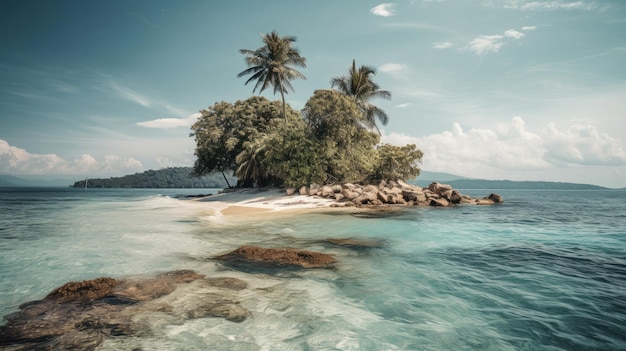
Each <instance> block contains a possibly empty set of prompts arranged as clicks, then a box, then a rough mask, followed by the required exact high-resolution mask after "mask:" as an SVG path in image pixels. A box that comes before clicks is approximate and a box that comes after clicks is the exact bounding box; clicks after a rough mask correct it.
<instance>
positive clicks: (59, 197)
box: [0, 188, 626, 350]
mask: <svg viewBox="0 0 626 351" xmlns="http://www.w3.org/2000/svg"><path fill="white" fill-rule="evenodd" d="M215 191H216V189H201V190H198V189H185V190H183V189H167V190H166V189H142V190H139V189H124V190H122V189H115V190H111V189H109V190H105V189H94V190H92V189H89V190H88V191H86V192H84V191H82V190H80V189H71V188H49V189H46V188H29V189H17V188H7V189H0V315H7V314H10V313H13V312H15V311H17V310H18V306H19V305H20V304H23V303H25V302H28V301H32V300H37V299H41V298H43V297H44V296H45V295H47V294H48V293H49V292H50V291H51V290H53V289H54V288H56V287H58V286H60V285H63V284H64V283H66V282H68V281H78V280H84V279H93V278H97V277H100V276H110V277H114V278H119V279H121V278H125V277H136V276H151V275H154V274H157V273H160V272H164V271H170V270H175V269H192V270H195V271H197V272H198V273H202V274H206V275H207V276H221V277H224V276H228V277H235V278H239V279H242V280H244V281H246V282H247V283H248V286H249V287H248V289H245V290H243V291H241V292H239V293H238V295H237V299H238V300H239V301H240V305H241V306H242V307H244V308H246V309H247V310H249V311H250V313H251V317H250V318H248V319H247V320H245V321H244V322H242V323H234V322H229V321H226V320H224V319H221V318H197V319H186V320H180V319H172V317H171V316H169V315H168V314H167V313H165V312H161V313H155V312H151V313H149V314H146V315H145V316H136V318H135V319H136V320H141V321H142V323H143V325H145V328H146V329H148V330H149V331H150V332H149V333H143V334H141V335H140V336H138V337H114V338H107V339H105V340H104V342H103V343H102V344H101V345H100V346H99V348H98V349H99V350H626V192H625V191H548V190H541V191H528V190H523V191H521V190H502V191H497V192H498V193H500V194H501V195H502V196H503V197H504V200H505V202H504V203H503V204H501V205H495V206H489V207H482V206H460V207H456V208H445V209H442V208H407V209H403V210H402V211H399V212H394V213H392V214H390V215H388V216H371V215H366V214H364V213H359V212H358V210H357V209H355V210H354V212H332V211H331V212H328V213H326V212H325V213H302V214H293V215H278V216H276V215H271V214H268V215H263V216H250V217H248V218H238V219H237V220H236V221H234V220H233V218H234V217H228V216H220V215H219V213H217V212H216V211H215V210H214V209H213V208H211V207H210V205H209V204H207V203H202V202H197V201H192V200H190V199H189V198H185V197H184V195H186V194H198V193H204V194H206V193H214V192H215ZM462 192H463V193H467V194H469V195H472V196H483V195H487V193H486V192H485V191H471V190H467V191H463V190H462ZM331 238H354V239H362V240H369V241H376V242H379V243H381V244H382V245H381V247H376V248H369V249H360V250H355V249H353V248H348V247H339V246H334V245H331V244H329V243H327V242H325V241H324V240H326V239H331ZM244 244H250V245H260V246H267V247H296V248H301V249H307V250H313V251H321V252H325V253H330V254H333V255H335V257H336V258H337V260H338V265H337V267H336V269H332V270H309V271H288V272H280V271H274V272H267V271H245V270H236V269H233V268H229V267H227V266H224V265H222V264H220V263H217V262H215V261H213V260H211V259H210V258H211V257H213V256H215V255H218V254H221V253H225V252H228V251H230V250H232V249H234V248H236V247H238V246H240V245H244ZM188 295H189V296H188V298H189V299H192V298H193V297H194V292H193V291H190V292H189V294H188ZM186 298H187V297H185V296H183V297H181V299H183V300H184V299H186ZM183 303H184V302H183ZM2 323H4V322H2Z"/></svg>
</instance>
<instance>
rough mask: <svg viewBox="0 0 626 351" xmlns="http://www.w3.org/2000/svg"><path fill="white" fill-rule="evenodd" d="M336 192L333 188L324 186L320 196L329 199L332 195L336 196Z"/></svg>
mask: <svg viewBox="0 0 626 351" xmlns="http://www.w3.org/2000/svg"><path fill="white" fill-rule="evenodd" d="M334 194H335V192H334V191H333V188H331V187H329V186H328V185H324V186H323V187H321V189H320V196H321V197H323V198H328V197H330V196H331V195H334Z"/></svg>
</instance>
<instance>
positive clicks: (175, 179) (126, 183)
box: [73, 167, 233, 188]
mask: <svg viewBox="0 0 626 351" xmlns="http://www.w3.org/2000/svg"><path fill="white" fill-rule="evenodd" d="M191 172H192V168H191V167H173V168H165V169H161V170H158V171H153V170H149V171H145V172H142V173H135V174H131V175H127V176H123V177H112V178H108V179H106V178H104V179H103V178H101V179H88V180H87V187H89V188H225V187H226V182H225V181H224V179H223V178H222V177H221V176H220V175H215V174H214V175H207V176H204V177H193V176H192V175H191ZM232 179H233V178H232V177H231V180H232ZM73 187H74V188H84V187H85V181H84V180H81V181H78V182H75V183H74V185H73Z"/></svg>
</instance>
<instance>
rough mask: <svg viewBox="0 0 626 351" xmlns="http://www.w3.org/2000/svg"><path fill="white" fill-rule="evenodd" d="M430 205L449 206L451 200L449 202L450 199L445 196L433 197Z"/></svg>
mask: <svg viewBox="0 0 626 351" xmlns="http://www.w3.org/2000/svg"><path fill="white" fill-rule="evenodd" d="M430 205H431V206H435V207H448V206H450V202H448V200H446V199H444V198H439V199H431V200H430Z"/></svg>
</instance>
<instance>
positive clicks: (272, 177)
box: [191, 32, 422, 187]
mask: <svg viewBox="0 0 626 351" xmlns="http://www.w3.org/2000/svg"><path fill="white" fill-rule="evenodd" d="M261 37H262V39H263V42H264V44H265V45H264V46H262V47H260V48H259V49H257V50H241V53H243V54H244V55H246V59H245V61H246V64H247V65H248V67H249V68H248V69H246V70H244V71H243V72H241V73H240V74H239V75H238V76H239V77H241V76H244V75H248V74H251V75H252V76H251V77H250V78H249V79H248V81H246V84H247V83H249V82H252V81H256V85H255V87H254V90H253V91H256V89H257V88H258V89H259V90H260V92H261V91H263V90H264V89H266V88H267V87H269V86H273V87H274V93H276V92H280V93H281V97H282V104H281V103H280V102H277V101H274V102H270V101H269V100H267V99H266V98H264V97H258V96H255V97H251V98H249V99H247V100H239V101H237V102H235V103H234V104H233V103H228V102H218V103H215V104H214V105H213V106H210V107H209V108H207V109H205V110H202V111H200V112H201V115H202V116H201V117H200V118H199V119H198V121H197V122H196V123H195V124H194V125H193V126H192V130H193V132H192V134H191V135H192V136H193V137H195V141H196V151H195V154H196V156H197V159H196V162H195V164H194V168H193V170H194V174H196V175H205V174H211V173H214V172H221V173H222V174H224V173H225V172H233V175H236V176H237V178H238V186H242V187H249V186H267V185H286V186H300V185H305V184H310V183H339V182H374V181H379V180H382V179H394V180H395V179H408V178H414V177H415V176H417V175H418V174H419V171H420V169H419V167H418V166H417V165H418V163H420V162H421V160H422V152H421V151H419V150H417V148H416V147H415V145H406V146H403V147H398V146H391V145H380V146H378V147H377V145H378V144H379V141H380V132H379V133H376V132H373V130H374V129H376V130H378V128H377V127H376V123H375V120H376V119H378V120H379V121H380V122H381V123H382V124H386V123H387V121H388V116H387V114H386V113H385V112H384V111H383V110H381V109H380V108H378V107H376V106H374V105H372V104H371V103H370V102H369V101H370V100H371V99H373V98H385V99H388V98H390V97H391V93H390V92H388V91H385V90H380V87H379V86H378V85H377V84H375V83H374V82H373V81H372V78H371V76H373V75H374V74H375V73H376V71H375V70H374V69H373V68H371V67H368V66H361V67H360V68H358V69H357V68H356V64H355V62H354V61H353V62H352V68H351V69H350V71H349V75H348V76H345V77H338V78H334V79H333V80H332V81H331V83H332V87H335V88H337V90H317V91H315V92H314V94H313V96H312V97H311V98H310V99H309V100H308V101H307V103H306V105H305V107H304V109H303V110H302V111H301V112H300V113H299V112H298V111H295V110H293V109H292V108H291V107H290V106H289V105H288V104H286V103H285V100H284V93H286V92H287V90H293V87H292V86H291V83H290V82H289V81H290V80H292V79H294V78H304V76H303V75H302V74H301V73H300V72H298V71H297V70H295V69H294V68H293V67H292V66H294V65H295V66H300V67H305V59H304V58H303V57H301V56H300V54H299V53H298V51H297V50H296V49H294V48H293V47H292V46H291V44H292V43H293V42H294V41H295V38H294V37H289V36H286V37H280V36H278V34H277V33H276V32H272V33H269V34H266V35H261ZM281 110H282V111H281ZM281 117H282V118H281Z"/></svg>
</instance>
